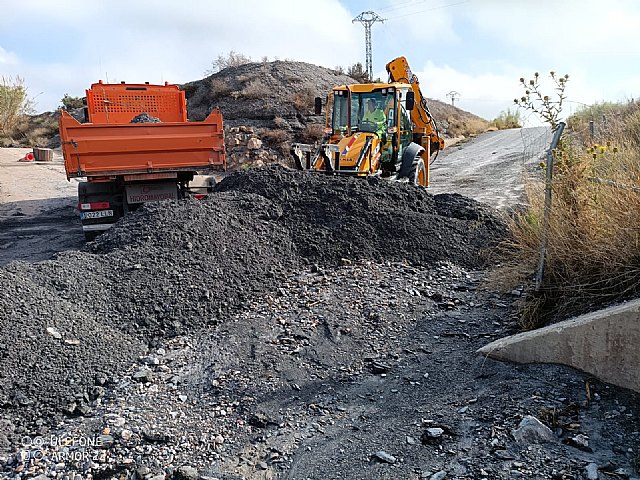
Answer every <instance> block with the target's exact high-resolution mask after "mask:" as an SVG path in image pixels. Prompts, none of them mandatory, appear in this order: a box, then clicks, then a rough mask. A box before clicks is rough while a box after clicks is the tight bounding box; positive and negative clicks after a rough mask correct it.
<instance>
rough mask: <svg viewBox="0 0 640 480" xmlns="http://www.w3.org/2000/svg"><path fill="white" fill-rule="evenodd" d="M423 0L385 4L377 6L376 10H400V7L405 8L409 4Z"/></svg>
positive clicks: (407, 0) (422, 1)
mask: <svg viewBox="0 0 640 480" xmlns="http://www.w3.org/2000/svg"><path fill="white" fill-rule="evenodd" d="M424 2H425V0H406V1H404V2H400V3H396V4H393V5H387V6H386V7H378V8H376V11H378V12H390V11H393V10H400V9H402V8H406V7H409V6H412V5H411V4H416V3H424Z"/></svg>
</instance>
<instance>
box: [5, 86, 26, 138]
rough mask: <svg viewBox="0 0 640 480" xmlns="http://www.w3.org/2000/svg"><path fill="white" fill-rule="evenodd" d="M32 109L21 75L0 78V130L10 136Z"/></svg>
mask: <svg viewBox="0 0 640 480" xmlns="http://www.w3.org/2000/svg"><path fill="white" fill-rule="evenodd" d="M32 110H33V101H32V100H31V99H30V98H29V96H28V95H27V87H25V85H24V80H23V79H22V78H21V77H15V78H12V77H4V76H3V77H2V78H1V79H0V132H2V134H3V135H4V136H7V137H11V136H12V135H13V134H14V133H15V130H16V128H17V127H18V125H19V123H20V121H21V120H22V119H23V117H24V116H25V115H26V114H28V113H30V112H31V111H32Z"/></svg>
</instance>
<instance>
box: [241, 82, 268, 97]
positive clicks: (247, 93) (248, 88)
mask: <svg viewBox="0 0 640 480" xmlns="http://www.w3.org/2000/svg"><path fill="white" fill-rule="evenodd" d="M269 92H270V90H269V87H268V86H267V85H265V84H264V83H263V82H262V80H259V79H254V80H251V81H249V82H247V84H246V85H245V86H244V88H243V89H242V90H241V91H240V95H241V96H243V97H246V98H262V97H264V96H266V95H267V94H268V93H269Z"/></svg>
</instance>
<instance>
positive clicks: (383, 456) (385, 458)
mask: <svg viewBox="0 0 640 480" xmlns="http://www.w3.org/2000/svg"><path fill="white" fill-rule="evenodd" d="M373 457H374V458H375V459H376V460H378V461H379V462H382V463H389V464H394V463H396V457H394V456H393V455H390V454H388V453H387V452H385V451H384V450H380V451H379V452H376V453H374V454H373Z"/></svg>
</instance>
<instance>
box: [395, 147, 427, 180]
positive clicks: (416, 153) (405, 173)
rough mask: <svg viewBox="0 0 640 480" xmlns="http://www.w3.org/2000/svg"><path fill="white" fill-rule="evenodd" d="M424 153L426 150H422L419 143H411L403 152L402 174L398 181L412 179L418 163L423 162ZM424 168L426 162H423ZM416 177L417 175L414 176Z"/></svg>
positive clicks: (399, 175) (399, 174)
mask: <svg viewBox="0 0 640 480" xmlns="http://www.w3.org/2000/svg"><path fill="white" fill-rule="evenodd" d="M423 152H424V148H422V147H421V146H420V145H418V144H417V143H414V142H411V143H410V144H409V145H407V148H405V149H404V152H402V160H401V162H400V172H399V173H398V176H397V177H396V178H397V179H398V180H402V179H409V178H410V177H411V173H412V172H414V174H415V171H416V168H417V163H418V161H419V160H422V157H421V156H420V155H422V153H423ZM422 165H423V166H424V161H423V162H422ZM414 176H415V175H414Z"/></svg>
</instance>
